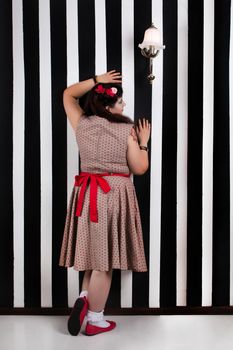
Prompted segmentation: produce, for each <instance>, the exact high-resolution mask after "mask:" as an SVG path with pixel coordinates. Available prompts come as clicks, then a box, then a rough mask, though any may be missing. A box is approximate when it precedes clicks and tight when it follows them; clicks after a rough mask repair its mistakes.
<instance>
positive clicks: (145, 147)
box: [139, 145, 149, 152]
mask: <svg viewBox="0 0 233 350" xmlns="http://www.w3.org/2000/svg"><path fill="white" fill-rule="evenodd" d="M139 148H140V149H143V150H144V151H147V152H148V151H149V148H148V147H147V146H141V145H139Z"/></svg>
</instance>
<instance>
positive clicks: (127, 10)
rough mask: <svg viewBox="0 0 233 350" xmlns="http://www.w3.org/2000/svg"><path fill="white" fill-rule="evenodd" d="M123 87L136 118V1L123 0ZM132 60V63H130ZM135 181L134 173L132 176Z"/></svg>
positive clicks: (124, 282)
mask: <svg viewBox="0 0 233 350" xmlns="http://www.w3.org/2000/svg"><path fill="white" fill-rule="evenodd" d="M121 10H122V76H123V79H122V87H123V91H124V96H123V100H124V101H125V102H126V107H125V110H124V114H125V115H128V116H129V117H130V118H131V119H134V39H133V38H134V18H133V13H134V2H133V1H132V0H128V1H122V8H121ZM129 62H130V64H129ZM131 180H132V181H133V175H132V176H131ZM132 276H133V274H132V271H121V307H132V294H133V293H132Z"/></svg>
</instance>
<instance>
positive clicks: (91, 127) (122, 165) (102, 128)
mask: <svg viewBox="0 0 233 350" xmlns="http://www.w3.org/2000/svg"><path fill="white" fill-rule="evenodd" d="M132 126H133V125H132V124H126V123H113V122H110V121H108V120H107V119H105V118H101V117H98V116H96V115H94V116H90V117H86V116H81V119H80V121H79V123H78V126H77V128H76V135H75V136H76V141H77V144H78V146H79V151H80V158H81V171H83V172H95V173H96V172H100V173H101V172H119V173H129V172H130V169H129V167H128V163H127V159H126V151H127V141H128V136H129V135H130V132H131V129H132Z"/></svg>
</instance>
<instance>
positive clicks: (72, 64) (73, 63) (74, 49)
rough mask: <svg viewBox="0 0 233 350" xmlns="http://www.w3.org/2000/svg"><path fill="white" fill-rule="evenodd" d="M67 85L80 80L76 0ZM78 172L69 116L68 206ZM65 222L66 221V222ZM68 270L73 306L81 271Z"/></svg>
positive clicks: (70, 18)
mask: <svg viewBox="0 0 233 350" xmlns="http://www.w3.org/2000/svg"><path fill="white" fill-rule="evenodd" d="M66 6H67V86H70V85H72V84H75V83H77V82H78V80H79V69H78V9H77V1H76V0H67V2H66ZM76 174H78V146H77V143H76V140H75V133H74V130H73V128H72V127H71V124H70V122H69V120H68V118H67V206H68V204H69V200H70V195H71V191H72V188H73V186H74V176H75V175H76ZM64 224H65V223H64ZM67 270H68V275H67V278H68V306H70V307H71V306H73V304H74V302H75V299H76V298H77V296H78V294H79V272H78V271H76V270H74V269H73V268H69V269H67Z"/></svg>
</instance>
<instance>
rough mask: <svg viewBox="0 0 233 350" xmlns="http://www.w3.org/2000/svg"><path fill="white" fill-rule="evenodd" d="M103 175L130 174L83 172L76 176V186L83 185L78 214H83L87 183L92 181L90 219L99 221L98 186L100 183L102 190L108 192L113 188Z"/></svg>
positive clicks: (126, 175) (121, 174)
mask: <svg viewBox="0 0 233 350" xmlns="http://www.w3.org/2000/svg"><path fill="white" fill-rule="evenodd" d="M102 176H125V177H130V174H123V173H101V174H100V173H86V172H81V173H80V175H76V176H75V183H74V185H75V186H81V190H80V193H79V198H78V202H77V207H76V214H75V215H76V216H81V213H82V208H83V200H84V196H85V192H86V188H87V185H88V183H89V181H90V220H91V221H93V222H98V213H97V186H98V185H99V186H100V187H101V188H102V190H103V191H104V192H105V193H107V192H109V191H110V190H111V187H110V186H109V184H108V182H107V181H106V180H105V179H103V178H102Z"/></svg>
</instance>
